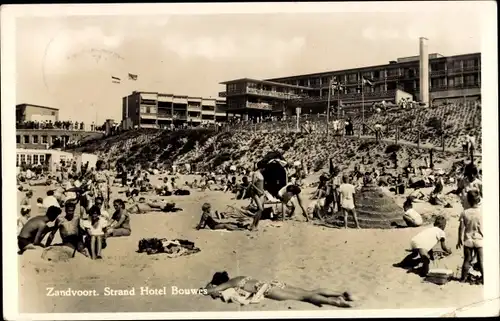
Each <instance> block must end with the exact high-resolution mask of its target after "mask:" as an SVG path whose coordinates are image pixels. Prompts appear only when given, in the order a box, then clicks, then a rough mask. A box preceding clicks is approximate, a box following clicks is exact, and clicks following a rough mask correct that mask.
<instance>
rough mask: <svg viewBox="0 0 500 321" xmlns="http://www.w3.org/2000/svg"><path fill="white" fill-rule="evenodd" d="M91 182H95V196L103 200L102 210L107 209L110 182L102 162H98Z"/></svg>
mask: <svg viewBox="0 0 500 321" xmlns="http://www.w3.org/2000/svg"><path fill="white" fill-rule="evenodd" d="M93 180H94V182H95V184H96V185H95V192H94V195H95V196H101V197H102V198H103V199H104V209H108V208H109V201H110V200H109V197H110V194H111V182H110V178H109V174H108V173H107V171H106V170H105V168H104V161H102V160H98V161H97V163H96V171H95V173H94V177H93Z"/></svg>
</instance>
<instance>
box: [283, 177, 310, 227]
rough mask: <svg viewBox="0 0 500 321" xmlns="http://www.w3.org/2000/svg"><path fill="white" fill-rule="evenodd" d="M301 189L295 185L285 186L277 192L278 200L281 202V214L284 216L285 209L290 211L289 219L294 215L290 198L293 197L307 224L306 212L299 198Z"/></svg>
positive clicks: (293, 207)
mask: <svg viewBox="0 0 500 321" xmlns="http://www.w3.org/2000/svg"><path fill="white" fill-rule="evenodd" d="M300 192H301V189H300V187H298V186H297V185H287V186H285V187H283V188H282V189H280V190H279V192H278V198H279V200H280V201H281V212H282V213H283V215H285V207H288V208H289V210H290V217H292V216H293V215H294V213H295V205H293V203H292V198H293V197H294V196H295V197H296V199H297V204H299V207H300V209H301V210H302V215H304V217H305V218H306V222H309V216H308V215H307V211H306V210H305V209H304V205H303V201H302V198H301V197H300Z"/></svg>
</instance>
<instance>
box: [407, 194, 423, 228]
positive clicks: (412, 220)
mask: <svg viewBox="0 0 500 321" xmlns="http://www.w3.org/2000/svg"><path fill="white" fill-rule="evenodd" d="M403 210H404V211H405V213H404V215H403V220H404V221H405V222H406V225H407V226H408V227H418V226H420V225H422V224H423V223H424V222H423V220H422V216H421V215H420V214H419V213H418V212H417V211H415V210H414V209H413V201H412V198H407V199H406V201H405V203H404V204H403Z"/></svg>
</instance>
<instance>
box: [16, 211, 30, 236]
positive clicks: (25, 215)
mask: <svg viewBox="0 0 500 321" xmlns="http://www.w3.org/2000/svg"><path fill="white" fill-rule="evenodd" d="M30 214H31V208H21V215H19V216H18V217H17V234H18V235H19V233H20V232H21V230H22V229H23V227H24V225H26V223H28V221H29V219H30V218H31V215H30Z"/></svg>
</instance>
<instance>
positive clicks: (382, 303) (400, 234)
mask: <svg viewBox="0 0 500 321" xmlns="http://www.w3.org/2000/svg"><path fill="white" fill-rule="evenodd" d="M181 181H184V178H181ZM33 190H34V197H33V198H32V202H33V203H32V206H33V207H34V208H35V207H36V204H35V202H36V198H37V197H43V196H44V195H45V190H46V188H43V187H35V188H33ZM117 190H118V188H114V192H113V198H116V197H120V196H122V194H118V193H117ZM305 192H306V195H307V197H309V195H310V193H311V192H312V189H311V188H308V189H305ZM445 192H447V190H445ZM18 197H21V193H20V192H18ZM232 197H233V195H232V194H230V193H227V194H225V193H223V192H217V191H206V192H198V191H194V192H192V194H191V195H189V196H171V197H164V198H163V199H165V200H169V201H173V202H175V203H176V204H177V207H180V208H182V209H183V211H181V212H177V213H152V214H139V215H131V226H132V235H131V236H130V237H121V238H111V239H108V247H107V248H106V249H105V250H104V251H103V260H100V261H90V259H87V258H85V257H83V256H82V255H80V254H78V253H77V255H76V257H75V258H73V259H70V260H69V261H67V262H50V261H47V260H44V259H42V258H41V253H42V251H43V250H42V249H37V250H30V251H27V252H25V253H24V254H23V255H22V256H19V257H18V260H19V271H20V274H19V285H20V290H19V297H20V306H19V311H20V312H21V313H55V312H57V313H73V312H117V311H120V312H145V311H151V312H173V311H179V312H180V311H252V310H255V311H257V310H260V311H262V310H268V311H269V310H288V309H294V310H317V309H338V308H332V307H327V306H324V307H322V308H318V307H315V306H313V305H311V304H308V303H303V302H295V301H284V302H278V301H272V300H269V299H264V300H263V301H262V302H261V303H259V304H255V305H249V306H239V305H237V304H228V303H224V302H222V301H220V300H213V299H212V298H210V297H206V296H203V295H197V294H194V295H193V294H190V295H180V294H177V295H176V294H175V290H174V293H172V287H177V288H179V289H198V288H200V287H202V286H204V285H205V284H206V283H207V282H208V281H210V279H211V277H212V274H213V273H214V272H216V271H221V270H226V271H228V273H229V275H230V276H238V275H248V276H253V277H255V278H258V279H261V280H274V279H276V280H280V281H283V282H285V283H288V284H291V285H294V286H299V287H304V288H306V289H314V288H319V287H322V288H331V289H336V290H341V291H345V290H349V291H351V292H352V293H353V294H355V295H356V296H357V297H358V298H359V301H358V303H357V305H356V308H357V309H395V308H440V307H459V306H466V305H468V304H472V303H474V302H477V301H479V300H480V299H481V298H482V295H483V294H482V293H483V287H482V286H477V285H474V286H472V285H469V284H460V283H458V282H455V281H451V282H449V283H448V284H446V285H444V286H438V285H435V284H432V283H425V282H423V281H422V279H421V278H420V277H419V276H417V275H415V274H408V273H406V271H405V270H402V269H398V268H395V267H393V266H392V264H393V263H396V262H399V260H401V259H402V258H403V257H404V256H405V255H406V254H407V252H405V249H407V248H409V242H410V239H411V237H412V236H414V235H415V234H417V233H418V231H420V230H422V229H424V228H425V227H420V228H407V229H389V230H377V229H369V230H354V229H348V230H343V229H334V228H326V227H320V226H316V225H313V224H312V223H305V222H303V217H301V215H300V213H298V212H296V215H295V219H294V220H290V221H285V222H283V223H271V222H269V221H262V222H261V223H260V225H259V230H258V231H257V232H246V231H245V232H242V231H235V232H221V231H210V230H201V231H196V230H195V229H194V227H195V226H196V224H197V223H198V221H199V218H200V208H201V204H202V203H203V202H210V203H211V204H212V209H213V210H214V211H215V210H218V211H225V210H227V205H236V206H242V205H246V204H247V201H237V200H233V199H231V198H232ZM450 199H451V200H452V202H451V204H452V205H453V208H450V209H444V208H442V207H438V206H432V205H430V204H428V203H418V204H416V205H415V208H416V210H417V211H419V212H420V213H422V214H423V215H425V214H431V213H434V214H435V213H437V212H440V213H442V214H444V215H446V217H447V218H448V225H447V228H446V233H447V237H448V239H447V243H448V245H449V246H450V247H451V248H452V249H454V253H453V254H452V255H451V256H450V257H447V258H444V259H442V260H440V261H438V266H439V267H440V268H449V269H452V270H454V271H455V270H456V268H457V266H458V265H461V263H462V251H457V250H455V244H456V241H457V228H458V215H459V213H460V210H461V206H460V204H459V203H458V199H457V198H456V197H455V196H452V197H451V198H450ZM395 200H396V202H397V203H398V204H399V205H401V204H402V203H403V198H402V197H395ZM150 237H159V238H168V239H175V238H181V239H187V240H190V241H193V242H195V244H196V246H197V247H199V248H200V249H201V252H199V253H196V254H193V255H190V256H183V257H178V258H168V257H166V256H165V255H163V254H157V255H147V254H139V253H137V252H136V251H137V247H138V241H139V240H140V239H141V238H150ZM57 242H59V239H58V236H57V237H56V239H55V242H54V243H57ZM106 287H109V288H110V289H113V290H119V289H129V290H130V289H132V288H135V296H120V297H116V296H105V295H104V294H105V288H106ZM141 287H143V288H145V287H149V289H160V290H161V289H165V290H166V291H165V292H166V293H165V294H163V295H161V294H160V295H141ZM164 287H165V288H164ZM48 288H54V290H67V289H68V288H71V289H72V290H90V291H93V290H95V292H96V293H97V294H98V295H97V296H69V297H65V296H63V297H54V296H48V295H47V293H48V291H49V290H48Z"/></svg>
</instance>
